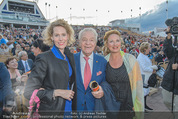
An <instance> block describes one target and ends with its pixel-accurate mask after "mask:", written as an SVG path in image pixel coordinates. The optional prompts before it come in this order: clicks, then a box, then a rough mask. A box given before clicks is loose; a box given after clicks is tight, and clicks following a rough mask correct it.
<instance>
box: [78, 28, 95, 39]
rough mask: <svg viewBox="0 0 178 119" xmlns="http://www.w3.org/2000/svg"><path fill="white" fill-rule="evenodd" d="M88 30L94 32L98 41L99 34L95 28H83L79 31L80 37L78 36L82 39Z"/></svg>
mask: <svg viewBox="0 0 178 119" xmlns="http://www.w3.org/2000/svg"><path fill="white" fill-rule="evenodd" d="M87 31H91V32H92V33H93V34H94V36H95V40H96V42H97V37H98V34H97V32H96V30H95V29H93V28H84V29H83V30H81V31H80V32H79V37H78V38H79V40H81V38H82V37H83V34H84V33H85V32H87Z"/></svg>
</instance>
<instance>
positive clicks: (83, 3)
mask: <svg viewBox="0 0 178 119" xmlns="http://www.w3.org/2000/svg"><path fill="white" fill-rule="evenodd" d="M0 1H2V0H0ZM28 1H36V2H37V5H38V6H39V8H40V9H41V11H42V13H43V15H44V16H45V17H46V18H47V19H50V21H53V20H55V19H56V18H64V19H65V20H67V21H68V22H69V23H71V24H78V25H79V24H98V25H107V24H108V23H109V21H112V20H116V19H125V18H131V16H132V18H133V17H138V16H139V14H140V13H141V14H143V13H145V12H146V11H148V10H151V9H155V7H156V5H158V4H160V3H162V2H164V3H165V4H166V0H28ZM169 1H171V0H169ZM45 3H47V5H45ZM49 4H50V6H49ZM56 6H57V7H56ZM140 7H141V10H140V9H139V8H140ZM131 9H132V10H131ZM121 11H122V12H121Z"/></svg>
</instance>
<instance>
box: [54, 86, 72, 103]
mask: <svg viewBox="0 0 178 119" xmlns="http://www.w3.org/2000/svg"><path fill="white" fill-rule="evenodd" d="M74 94H75V92H74V91H72V90H62V89H56V90H54V96H55V97H57V96H60V97H62V98H64V99H67V100H69V101H71V100H72V99H73V97H74Z"/></svg>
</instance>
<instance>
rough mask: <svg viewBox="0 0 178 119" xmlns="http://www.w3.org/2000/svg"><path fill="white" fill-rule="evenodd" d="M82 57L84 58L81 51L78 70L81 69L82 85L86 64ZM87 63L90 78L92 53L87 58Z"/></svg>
mask: <svg viewBox="0 0 178 119" xmlns="http://www.w3.org/2000/svg"><path fill="white" fill-rule="evenodd" d="M84 57H85V55H84V54H83V52H82V51H81V53H80V68H81V75H82V80H83V83H84V70H85V64H86V61H85V59H84ZM88 63H89V65H90V70H91V76H92V71H93V52H92V54H91V55H90V56H89V59H88Z"/></svg>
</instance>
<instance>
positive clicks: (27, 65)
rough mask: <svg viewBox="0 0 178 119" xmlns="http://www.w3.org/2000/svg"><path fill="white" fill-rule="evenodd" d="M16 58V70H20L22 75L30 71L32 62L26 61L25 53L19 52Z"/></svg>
mask: <svg viewBox="0 0 178 119" xmlns="http://www.w3.org/2000/svg"><path fill="white" fill-rule="evenodd" d="M18 57H19V61H18V70H21V71H22V73H25V72H28V71H30V70H31V68H32V65H33V60H31V59H28V55H27V52H26V51H20V52H19V53H18Z"/></svg>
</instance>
